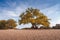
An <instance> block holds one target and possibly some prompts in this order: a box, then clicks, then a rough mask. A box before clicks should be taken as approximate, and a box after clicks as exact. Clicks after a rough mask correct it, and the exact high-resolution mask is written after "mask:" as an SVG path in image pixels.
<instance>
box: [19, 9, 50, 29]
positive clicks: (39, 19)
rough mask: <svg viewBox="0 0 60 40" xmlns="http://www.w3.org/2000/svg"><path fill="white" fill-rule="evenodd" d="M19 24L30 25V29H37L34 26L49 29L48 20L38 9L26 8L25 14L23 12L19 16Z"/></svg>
mask: <svg viewBox="0 0 60 40" xmlns="http://www.w3.org/2000/svg"><path fill="white" fill-rule="evenodd" d="M19 17H20V20H19V24H28V23H31V24H32V27H31V28H35V29H37V28H38V27H37V26H36V25H40V24H41V25H43V26H45V27H49V24H50V23H49V21H48V20H49V19H48V18H47V16H45V15H44V14H43V13H41V12H40V11H39V10H38V9H33V8H28V9H27V10H26V11H25V12H23V13H22V14H21V15H20V16H19Z"/></svg>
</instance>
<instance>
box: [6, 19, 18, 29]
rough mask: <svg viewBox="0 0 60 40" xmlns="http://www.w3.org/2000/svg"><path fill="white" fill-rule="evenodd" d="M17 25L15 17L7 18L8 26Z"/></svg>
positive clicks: (11, 27)
mask: <svg viewBox="0 0 60 40" xmlns="http://www.w3.org/2000/svg"><path fill="white" fill-rule="evenodd" d="M16 26H17V24H16V21H15V20H13V19H8V20H7V24H6V27H7V28H10V29H13V28H15V27H16Z"/></svg>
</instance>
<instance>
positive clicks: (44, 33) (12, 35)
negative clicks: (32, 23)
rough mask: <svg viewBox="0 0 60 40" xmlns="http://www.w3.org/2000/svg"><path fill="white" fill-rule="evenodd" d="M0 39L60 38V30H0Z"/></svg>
mask: <svg viewBox="0 0 60 40" xmlns="http://www.w3.org/2000/svg"><path fill="white" fill-rule="evenodd" d="M0 40H60V30H51V29H50V30H48V29H47V30H0Z"/></svg>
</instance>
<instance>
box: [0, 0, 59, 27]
mask: <svg viewBox="0 0 60 40" xmlns="http://www.w3.org/2000/svg"><path fill="white" fill-rule="evenodd" d="M28 7H33V8H37V9H39V10H40V11H41V12H42V13H44V14H45V15H46V16H48V18H50V19H51V20H50V23H51V24H50V26H54V25H55V24H60V0H0V20H3V19H6V20H7V19H10V18H13V19H15V20H16V21H18V19H19V15H20V14H21V13H22V12H24V11H25V10H26V9H27V8H28ZM28 26H31V24H28V25H27V24H26V25H23V24H22V25H18V26H17V28H23V27H28Z"/></svg>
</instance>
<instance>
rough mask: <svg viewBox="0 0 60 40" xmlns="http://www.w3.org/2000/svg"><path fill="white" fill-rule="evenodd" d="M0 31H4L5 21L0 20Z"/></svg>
mask: <svg viewBox="0 0 60 40" xmlns="http://www.w3.org/2000/svg"><path fill="white" fill-rule="evenodd" d="M0 29H6V20H0Z"/></svg>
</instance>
